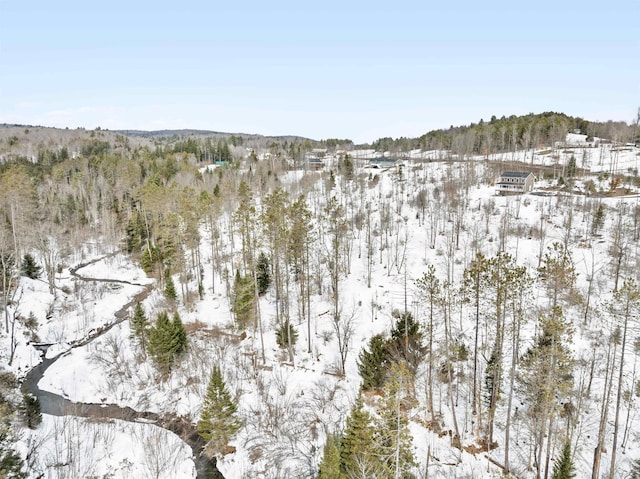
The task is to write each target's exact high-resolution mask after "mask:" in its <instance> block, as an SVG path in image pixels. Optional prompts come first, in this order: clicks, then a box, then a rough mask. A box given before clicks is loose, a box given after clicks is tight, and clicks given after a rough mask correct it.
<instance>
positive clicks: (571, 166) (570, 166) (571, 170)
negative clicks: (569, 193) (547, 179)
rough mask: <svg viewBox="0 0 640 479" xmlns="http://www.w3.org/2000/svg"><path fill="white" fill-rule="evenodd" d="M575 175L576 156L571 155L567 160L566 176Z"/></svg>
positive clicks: (571, 176)
mask: <svg viewBox="0 0 640 479" xmlns="http://www.w3.org/2000/svg"><path fill="white" fill-rule="evenodd" d="M574 176H576V157H575V156H573V155H571V158H569V161H568V162H567V178H573V177H574Z"/></svg>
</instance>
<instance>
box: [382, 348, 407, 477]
mask: <svg viewBox="0 0 640 479" xmlns="http://www.w3.org/2000/svg"><path fill="white" fill-rule="evenodd" d="M415 403H416V401H415V398H414V393H413V374H412V373H411V371H410V370H409V366H408V365H407V364H406V362H404V361H401V362H398V363H393V364H392V365H391V368H390V371H389V379H388V380H387V382H386V384H385V387H384V396H383V400H382V405H381V407H380V409H379V410H378V413H379V415H380V419H379V422H378V424H377V427H376V437H375V442H376V447H377V452H378V454H380V456H381V457H382V458H383V460H384V463H385V466H386V470H387V471H388V474H389V476H390V477H394V478H399V477H406V476H408V475H409V474H410V473H411V469H413V468H414V467H415V466H416V462H415V458H414V456H413V450H412V437H411V433H410V432H409V418H408V411H409V410H410V409H411V408H412V407H414V405H415Z"/></svg>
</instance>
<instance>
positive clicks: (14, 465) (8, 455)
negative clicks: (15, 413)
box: [0, 403, 27, 479]
mask: <svg viewBox="0 0 640 479" xmlns="http://www.w3.org/2000/svg"><path fill="white" fill-rule="evenodd" d="M10 414H11V411H10V409H9V406H8V404H7V403H0V478H2V479H25V478H26V477H27V474H25V473H24V472H22V468H23V466H24V462H23V460H22V458H21V457H20V454H18V453H17V452H16V450H15V438H14V437H13V436H12V434H11V430H10V429H9V424H8V422H9V417H10Z"/></svg>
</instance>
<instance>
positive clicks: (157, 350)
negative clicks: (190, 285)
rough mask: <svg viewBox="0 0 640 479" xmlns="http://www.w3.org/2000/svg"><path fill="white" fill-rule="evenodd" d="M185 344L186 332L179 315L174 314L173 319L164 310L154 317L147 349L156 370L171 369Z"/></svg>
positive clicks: (165, 370) (166, 370)
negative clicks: (154, 320)
mask: <svg viewBox="0 0 640 479" xmlns="http://www.w3.org/2000/svg"><path fill="white" fill-rule="evenodd" d="M186 346H187V334H186V331H185V330H184V326H183V325H182V321H181V320H180V317H179V316H178V315H177V313H176V314H174V317H173V321H171V320H170V319H169V315H168V313H167V312H166V311H162V312H161V313H159V314H158V317H157V318H156V323H155V325H154V326H153V327H152V328H151V329H150V330H149V346H148V348H147V351H148V353H149V356H151V359H152V360H153V362H154V363H155V365H156V367H157V368H158V370H159V371H160V372H161V373H163V374H166V373H168V372H169V371H171V368H172V367H173V363H174V362H175V359H176V357H177V356H178V355H179V354H180V353H182V352H183V351H184V350H185V349H186Z"/></svg>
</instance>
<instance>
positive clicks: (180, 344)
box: [171, 311, 188, 356]
mask: <svg viewBox="0 0 640 479" xmlns="http://www.w3.org/2000/svg"><path fill="white" fill-rule="evenodd" d="M171 332H172V339H171V352H172V353H173V355H174V356H178V355H179V354H181V353H183V352H184V351H185V350H186V349H187V344H188V341H187V331H186V330H185V329H184V325H183V324H182V319H181V318H180V315H179V314H178V312H177V311H176V312H174V313H173V321H172V322H171Z"/></svg>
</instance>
